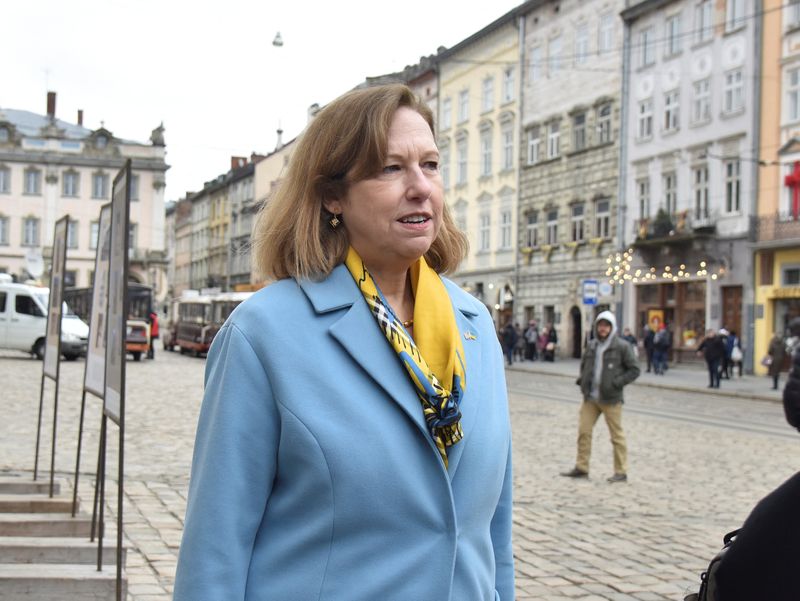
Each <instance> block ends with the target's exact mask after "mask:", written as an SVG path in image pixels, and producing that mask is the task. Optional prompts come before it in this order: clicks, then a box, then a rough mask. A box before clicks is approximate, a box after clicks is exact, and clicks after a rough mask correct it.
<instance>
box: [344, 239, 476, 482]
mask: <svg viewBox="0 0 800 601" xmlns="http://www.w3.org/2000/svg"><path fill="white" fill-rule="evenodd" d="M345 264H346V266H347V269H348V270H350V274H351V275H352V276H353V279H354V280H355V282H356V285H358V287H359V289H360V290H361V293H362V294H363V295H364V299H365V300H366V301H367V305H369V308H370V310H371V311H372V314H373V315H374V316H375V319H376V320H377V321H378V326H379V327H380V329H381V331H382V332H383V333H384V335H385V336H386V339H387V340H388V341H389V344H391V346H392V348H393V349H394V351H395V352H396V353H397V356H398V357H399V358H400V361H402V363H403V365H404V366H405V368H406V371H407V372H408V375H409V377H410V378H411V382H412V383H413V384H414V389H415V390H416V392H417V396H418V397H419V400H420V402H421V403H422V413H423V415H424V417H425V423H426V424H427V426H428V431H429V432H430V435H431V438H433V442H434V443H435V444H436V448H437V449H438V450H439V454H440V455H441V457H442V461H443V462H444V465H445V467H447V447H450V446H452V445H454V444H456V443H457V442H458V441H459V440H461V439H462V438H463V436H464V432H463V431H462V429H461V423H460V420H461V411H460V409H459V403H460V402H461V399H462V398H463V396H464V391H465V390H466V388H467V380H466V365H465V361H464V348H463V346H462V344H461V337H460V336H459V333H458V328H457V327H456V318H455V314H454V313H453V306H452V304H451V302H450V296H449V295H448V294H447V289H446V288H445V287H444V283H443V282H442V280H441V278H440V277H439V274H437V273H436V272H435V271H434V270H433V269H431V268H430V266H429V265H428V263H427V262H426V261H425V257H421V258H420V259H419V260H418V261H417V262H416V263H415V264H414V265H412V266H411V288H412V291H413V292H414V299H415V300H414V338H411V336H410V335H409V334H408V332H407V331H406V329H405V328H404V327H403V324H402V323H401V322H400V320H399V319H398V318H397V316H396V315H395V314H394V312H393V311H392V309H391V307H389V304H388V303H387V302H386V301H385V300H384V298H383V295H382V294H381V292H380V290H379V289H378V286H377V284H375V281H374V280H373V279H372V276H371V275H370V273H369V271H367V268H366V266H365V265H364V262H363V261H362V260H361V257H360V256H359V255H358V253H357V252H356V251H355V250H354V249H353V248H352V247H350V250H349V251H348V253H347V259H346V261H345ZM423 355H424V356H425V357H427V361H426V360H425V359H424V358H423ZM442 382H445V383H446V384H448V385H449V388H445V387H444V386H443V385H442Z"/></svg>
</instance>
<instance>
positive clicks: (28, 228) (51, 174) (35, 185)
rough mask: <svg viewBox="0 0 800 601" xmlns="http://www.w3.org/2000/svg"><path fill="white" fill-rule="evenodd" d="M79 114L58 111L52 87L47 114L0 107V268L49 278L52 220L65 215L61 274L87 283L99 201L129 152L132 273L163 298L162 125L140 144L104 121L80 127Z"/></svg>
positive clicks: (77, 283) (68, 280)
mask: <svg viewBox="0 0 800 601" xmlns="http://www.w3.org/2000/svg"><path fill="white" fill-rule="evenodd" d="M76 121H77V122H76V123H70V122H67V121H63V120H60V119H57V118H56V94H55V92H49V93H48V97H47V114H45V115H40V114H37V113H33V112H30V111H27V110H15V109H9V108H2V109H0V272H5V273H9V274H11V275H12V276H14V277H16V278H17V279H19V280H28V279H31V278H33V279H40V280H41V281H47V277H48V276H47V273H48V270H49V264H48V263H49V256H50V254H51V247H52V240H53V229H54V225H55V222H56V221H57V220H58V219H60V218H61V217H62V216H64V215H69V216H70V218H71V222H70V226H69V231H68V241H67V245H68V251H67V267H66V279H65V281H66V284H67V285H68V286H81V287H83V286H89V285H91V283H92V279H93V270H94V259H95V250H96V247H97V226H98V219H99V215H100V207H102V206H103V205H104V204H105V203H107V202H110V200H111V188H112V185H113V180H114V177H115V176H116V174H117V173H118V172H119V170H120V168H122V166H123V165H124V163H125V160H126V159H128V158H130V159H131V160H132V162H133V181H132V184H131V205H130V218H131V241H130V245H131V248H130V277H131V279H133V280H135V281H137V282H139V283H142V284H146V285H150V286H153V288H154V290H155V293H156V297H157V299H159V300H161V299H163V298H164V297H165V296H166V294H167V278H166V268H167V260H166V253H165V248H164V243H165V232H164V219H165V214H164V184H165V174H166V171H167V169H168V168H169V167H168V165H167V164H166V162H165V144H164V136H163V131H164V129H163V127H158V128H156V129H155V130H153V132H152V135H151V137H150V143H149V144H144V143H140V142H133V141H130V140H124V139H121V138H118V137H116V136H114V134H113V133H112V132H111V131H110V130H108V129H106V128H105V127H102V126H101V127H100V128H98V129H94V130H92V129H89V128H87V127H84V126H83V113H82V111H78V115H77V120H76ZM42 259H43V263H44V271H43V272H42V273H41V275H38V271H39V270H38V269H36V267H35V266H36V264H37V263H40V262H42ZM32 272H37V273H32Z"/></svg>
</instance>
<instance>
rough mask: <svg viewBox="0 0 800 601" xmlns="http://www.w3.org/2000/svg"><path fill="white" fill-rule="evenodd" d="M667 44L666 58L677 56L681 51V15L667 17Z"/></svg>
mask: <svg viewBox="0 0 800 601" xmlns="http://www.w3.org/2000/svg"><path fill="white" fill-rule="evenodd" d="M665 37H666V38H667V44H666V47H665V49H664V50H665V55H666V56H675V55H676V54H679V53H680V51H681V15H680V13H678V14H677V15H672V16H670V17H667V22H666V36H665Z"/></svg>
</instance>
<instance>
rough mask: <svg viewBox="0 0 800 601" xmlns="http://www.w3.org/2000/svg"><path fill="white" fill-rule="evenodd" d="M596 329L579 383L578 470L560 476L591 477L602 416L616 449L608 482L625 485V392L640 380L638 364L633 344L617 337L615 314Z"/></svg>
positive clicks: (600, 320) (598, 322) (596, 324)
mask: <svg viewBox="0 0 800 601" xmlns="http://www.w3.org/2000/svg"><path fill="white" fill-rule="evenodd" d="M594 328H595V337H594V339H593V340H590V341H589V344H587V345H586V349H585V350H584V353H583V358H582V359H581V373H580V376H579V377H578V380H577V382H576V383H577V384H579V385H580V387H581V392H582V393H583V402H582V403H581V408H580V419H579V422H578V458H577V460H576V462H575V467H574V468H573V469H572V470H570V471H568V472H562V474H561V475H562V476H567V477H569V478H586V477H588V476H589V458H590V456H591V454H592V431H593V430H594V425H595V423H597V418H599V417H600V415H601V414H602V415H603V416H604V417H605V420H606V425H607V426H608V431H609V433H610V434H611V445H612V446H613V447H614V474H613V475H612V476H611V477H610V478H608V481H609V482H626V481H627V480H628V450H627V446H626V444H625V433H624V431H623V430H622V403H623V397H622V389H623V388H624V387H625V386H626V385H627V384H630V383H631V382H633V381H634V380H635V379H636V378H638V377H639V372H640V370H639V365H638V362H637V361H636V357H635V355H634V353H633V348H632V347H631V345H630V344H629V343H628V342H627V341H625V340H621V339H620V338H619V337H618V336H617V320H616V318H615V317H614V314H613V313H611V312H610V311H603V312H602V313H600V315H598V316H597V319H596V320H595V322H594Z"/></svg>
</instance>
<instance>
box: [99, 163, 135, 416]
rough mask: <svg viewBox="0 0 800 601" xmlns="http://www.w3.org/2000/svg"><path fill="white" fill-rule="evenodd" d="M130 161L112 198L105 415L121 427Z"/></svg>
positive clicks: (117, 178)
mask: <svg viewBox="0 0 800 601" xmlns="http://www.w3.org/2000/svg"><path fill="white" fill-rule="evenodd" d="M130 169H131V168H130V161H129V162H128V163H127V164H126V165H125V168H123V169H122V170H120V172H119V173H118V174H117V177H116V178H114V190H113V193H112V195H111V241H110V243H109V248H110V254H109V266H108V268H109V278H108V316H107V321H106V323H107V326H106V327H107V328H108V330H107V342H108V345H107V347H106V381H105V395H104V396H103V398H104V399H105V403H104V412H105V414H106V415H107V416H108V417H110V418H111V419H113V420H114V421H115V422H116V423H117V424H118V425H119V424H120V419H121V415H122V404H123V402H124V401H123V397H124V394H125V335H126V331H125V329H126V321H127V315H126V310H127V308H126V306H125V305H126V304H127V303H126V301H127V298H126V297H127V285H128V224H129V221H130V215H129V213H128V211H129V206H130V204H129V193H130V190H129V182H130Z"/></svg>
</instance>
